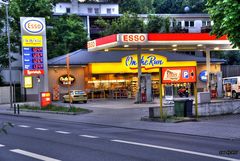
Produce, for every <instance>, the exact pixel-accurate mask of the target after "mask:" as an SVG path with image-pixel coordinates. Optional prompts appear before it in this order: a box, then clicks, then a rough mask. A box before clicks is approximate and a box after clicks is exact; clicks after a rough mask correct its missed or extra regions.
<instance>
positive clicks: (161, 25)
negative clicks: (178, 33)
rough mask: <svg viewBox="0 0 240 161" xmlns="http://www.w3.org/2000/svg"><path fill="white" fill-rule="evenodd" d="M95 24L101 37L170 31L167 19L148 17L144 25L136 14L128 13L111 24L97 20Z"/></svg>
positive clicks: (100, 19)
mask: <svg viewBox="0 0 240 161" xmlns="http://www.w3.org/2000/svg"><path fill="white" fill-rule="evenodd" d="M95 24H96V25H97V26H98V27H99V28H101V29H102V31H101V32H100V35H101V36H106V35H111V34H117V33H145V32H148V33H162V32H169V30H170V20H169V18H164V17H159V16H153V15H150V16H149V17H148V22H146V23H144V21H143V19H141V18H140V17H138V16H137V14H130V13H124V14H123V16H121V17H120V18H119V19H115V20H113V21H112V22H110V21H106V20H103V19H102V18H99V19H97V20H96V21H95Z"/></svg>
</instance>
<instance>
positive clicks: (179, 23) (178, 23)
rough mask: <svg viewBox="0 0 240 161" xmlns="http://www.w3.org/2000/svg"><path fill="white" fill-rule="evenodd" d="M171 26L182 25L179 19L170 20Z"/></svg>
mask: <svg viewBox="0 0 240 161" xmlns="http://www.w3.org/2000/svg"><path fill="white" fill-rule="evenodd" d="M171 23H172V24H171V26H172V27H181V26H182V23H181V22H180V21H173V22H171Z"/></svg>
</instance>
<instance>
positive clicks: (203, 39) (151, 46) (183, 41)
mask: <svg viewBox="0 0 240 161" xmlns="http://www.w3.org/2000/svg"><path fill="white" fill-rule="evenodd" d="M87 47H88V51H99V50H104V51H111V50H137V49H139V48H141V49H142V50H150V51H156V50H160V51H205V50H210V51H211V50H234V49H233V47H232V45H231V42H230V41H229V40H228V39H227V36H222V37H220V38H216V36H214V35H210V34H209V33H148V34H145V33H139V34H138V33H132V34H131V33H126V34H125V33H122V34H114V35H110V36H106V37H102V38H98V39H95V40H92V41H89V42H88V45H87Z"/></svg>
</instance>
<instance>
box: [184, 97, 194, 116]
mask: <svg viewBox="0 0 240 161" xmlns="http://www.w3.org/2000/svg"><path fill="white" fill-rule="evenodd" d="M192 106H193V100H190V99H188V100H186V101H185V112H184V117H191V116H192V115H193V114H192Z"/></svg>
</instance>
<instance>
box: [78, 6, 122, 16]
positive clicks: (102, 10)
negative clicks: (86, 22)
mask: <svg viewBox="0 0 240 161" xmlns="http://www.w3.org/2000/svg"><path fill="white" fill-rule="evenodd" d="M78 6H79V7H78V13H81V14H89V13H88V8H92V9H93V10H92V14H95V12H94V8H99V12H100V13H99V14H107V8H111V9H113V10H112V13H111V14H118V13H119V11H118V5H117V4H79V5H78Z"/></svg>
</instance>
